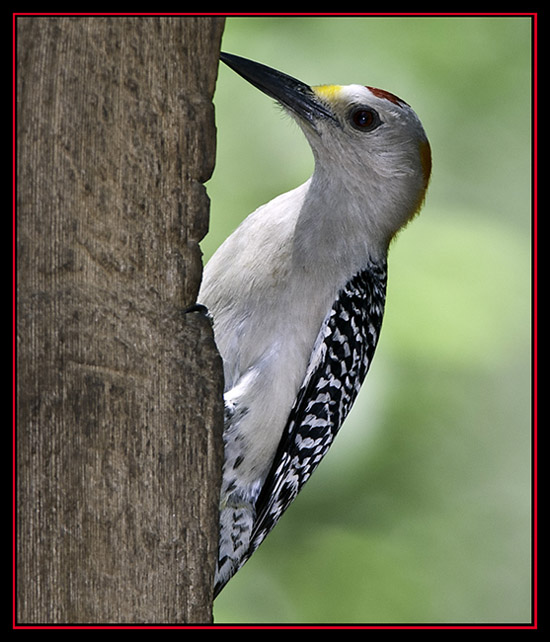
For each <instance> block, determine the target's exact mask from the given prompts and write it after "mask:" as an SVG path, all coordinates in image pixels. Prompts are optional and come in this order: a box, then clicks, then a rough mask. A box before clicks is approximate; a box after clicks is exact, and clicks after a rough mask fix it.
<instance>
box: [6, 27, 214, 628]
mask: <svg viewBox="0 0 550 642" xmlns="http://www.w3.org/2000/svg"><path fill="white" fill-rule="evenodd" d="M222 30H223V19H221V18H215V17H135V18H134V17H124V18H121V17H47V18H46V17H31V16H27V17H18V18H17V69H16V71H17V100H18V105H17V140H18V150H17V185H18V190H17V199H18V202H17V207H18V218H17V287H18V307H17V319H18V327H17V341H18V345H17V350H18V353H17V355H18V356H17V375H18V376H17V431H18V440H17V443H16V447H17V476H18V483H17V512H18V515H17V546H18V549H17V569H16V571H17V575H16V578H17V610H16V617H17V623H19V624H23V623H26V624H29V623H31V624H32V623H168V622H170V623H189V622H195V623H196V622H202V623H208V622H210V621H211V617H212V580H213V574H214V566H215V556H216V547H217V530H218V524H217V522H218V493H219V483H220V475H221V461H222V443H221V431H222V413H223V408H222V390H223V383H222V368H221V361H220V359H219V356H218V354H217V351H216V349H215V345H214V342H213V336H212V331H211V327H210V324H209V323H208V321H207V319H206V318H204V317H203V316H202V315H200V314H196V313H193V314H185V313H184V309H185V308H186V307H187V306H189V305H190V304H192V303H193V302H194V301H195V297H196V294H197V291H198V287H199V283H200V278H201V270H202V266H201V254H200V249H199V246H198V242H199V241H200V239H201V238H202V237H203V236H204V234H205V233H206V230H207V226H208V197H207V195H206V192H205V189H204V186H203V185H202V183H203V182H204V181H205V180H207V179H208V178H209V176H210V174H211V172H212V169H213V164H214V155H215V127H214V113H213V106H212V102H211V98H212V95H213V91H214V86H215V79H216V73H217V64H218V53H219V46H220V40H221V34H222Z"/></svg>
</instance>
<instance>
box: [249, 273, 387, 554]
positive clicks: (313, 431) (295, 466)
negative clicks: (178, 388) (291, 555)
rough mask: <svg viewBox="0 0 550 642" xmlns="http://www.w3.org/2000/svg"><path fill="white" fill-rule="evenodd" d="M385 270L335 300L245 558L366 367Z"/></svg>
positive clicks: (307, 467) (334, 425) (295, 488)
mask: <svg viewBox="0 0 550 642" xmlns="http://www.w3.org/2000/svg"><path fill="white" fill-rule="evenodd" d="M385 294H386V266H385V265H376V266H370V267H369V268H368V269H367V270H364V271H362V272H360V273H359V274H357V275H356V276H355V277H354V278H353V279H351V280H350V281H349V282H348V283H347V285H346V286H345V287H344V289H343V290H342V291H341V292H340V294H339V295H338V298H337V300H336V301H335V303H334V306H333V308H332V310H331V311H330V313H329V314H328V315H327V317H326V319H325V321H324V323H323V326H322V327H321V331H320V332H319V336H318V339H317V341H316V344H315V347H314V351H313V353H312V358H311V360H310V364H309V367H308V371H307V373H306V377H305V379H304V383H303V385H302V387H301V388H300V391H299V393H298V396H297V398H296V401H295V403H294V406H293V407H292V410H291V412H290V415H289V418H288V422H287V425H286V428H285V431H284V433H283V437H282V438H281V442H280V444H279V447H278V450H277V453H276V455H275V459H274V461H273V465H272V468H271V471H270V473H269V475H268V477H267V479H266V481H265V483H264V486H263V488H262V491H261V493H260V496H259V497H258V501H257V504H256V520H255V523H254V527H253V531H252V537H251V543H250V550H249V555H251V554H252V553H253V552H254V550H256V548H257V547H258V546H259V545H260V543H261V542H262V541H263V539H264V538H265V537H266V535H267V534H268V533H269V532H270V531H271V529H272V528H273V526H275V524H276V522H277V520H278V519H279V517H280V516H281V515H282V514H283V512H284V511H285V510H286V508H288V506H289V505H290V504H291V502H292V501H293V500H294V498H295V497H296V495H297V494H298V492H299V491H300V489H301V487H302V486H303V484H304V483H305V482H306V481H307V479H308V478H309V477H310V476H311V474H312V473H313V471H314V470H315V468H316V467H317V465H318V464H319V462H320V461H321V459H322V458H323V457H324V455H325V454H326V452H327V451H328V449H329V447H330V445H331V444H332V441H333V440H334V437H335V436H336V434H337V432H338V430H339V429H340V427H341V425H342V423H343V421H344V419H345V418H346V416H347V414H348V412H349V410H350V409H351V406H352V405H353V402H354V401H355V398H356V397H357V393H358V392H359V389H360V387H361V384H362V383H363V380H364V378H365V376H366V374H367V370H368V368H369V366H370V363H371V360H372V357H373V355H374V350H375V348H376V343H377V341H378V336H379V334H380V328H381V325H382V317H383V314H384V303H385Z"/></svg>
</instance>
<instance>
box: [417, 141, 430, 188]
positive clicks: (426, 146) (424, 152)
mask: <svg viewBox="0 0 550 642" xmlns="http://www.w3.org/2000/svg"><path fill="white" fill-rule="evenodd" d="M419 151H420V165H421V166H422V174H423V175H424V185H425V186H426V187H425V188H424V189H426V188H427V187H428V183H429V182H430V176H431V173H432V150H431V148H430V143H429V142H428V141H427V140H423V141H422V142H421V143H420V144H419Z"/></svg>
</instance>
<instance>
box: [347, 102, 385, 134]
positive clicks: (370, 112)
mask: <svg viewBox="0 0 550 642" xmlns="http://www.w3.org/2000/svg"><path fill="white" fill-rule="evenodd" d="M351 123H352V125H353V126H354V127H355V129H360V130H361V131H364V132H370V131H372V130H373V129H375V128H376V127H378V125H380V117H379V116H378V113H377V112H376V111H374V109H370V108H368V107H358V108H356V109H354V110H353V111H352V112H351Z"/></svg>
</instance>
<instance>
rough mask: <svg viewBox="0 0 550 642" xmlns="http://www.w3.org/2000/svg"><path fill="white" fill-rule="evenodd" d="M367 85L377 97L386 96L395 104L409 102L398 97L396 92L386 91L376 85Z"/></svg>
mask: <svg viewBox="0 0 550 642" xmlns="http://www.w3.org/2000/svg"><path fill="white" fill-rule="evenodd" d="M366 87H367V89H368V90H369V91H370V92H371V93H373V94H374V95H375V96H376V97H377V98H385V99H386V100H389V101H390V103H393V104H394V105H406V104H407V103H406V102H405V101H404V100H401V98H398V97H397V96H396V95H395V94H392V93H390V92H389V91H386V90H385V89H377V88H376V87H369V86H368V85H367V86H366Z"/></svg>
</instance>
